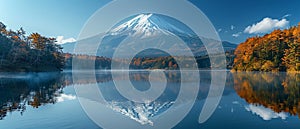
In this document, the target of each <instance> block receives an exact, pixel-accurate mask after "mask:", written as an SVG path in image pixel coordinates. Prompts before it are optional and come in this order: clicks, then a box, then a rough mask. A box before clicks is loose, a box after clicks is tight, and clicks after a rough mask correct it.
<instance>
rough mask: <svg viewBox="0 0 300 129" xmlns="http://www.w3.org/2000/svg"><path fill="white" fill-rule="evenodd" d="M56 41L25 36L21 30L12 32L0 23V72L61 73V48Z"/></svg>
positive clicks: (36, 34)
mask: <svg viewBox="0 0 300 129" xmlns="http://www.w3.org/2000/svg"><path fill="white" fill-rule="evenodd" d="M55 42H56V39H55V38H51V37H45V36H42V35H41V34H39V33H32V34H30V35H28V36H27V35H26V32H25V31H24V29H23V28H20V29H19V30H16V31H12V30H7V29H6V25H4V24H3V23H2V22H0V71H14V72H40V71H61V70H62V69H63V67H64V63H65V62H64V61H65V60H64V56H63V53H62V47H61V46H60V45H58V44H56V43H55Z"/></svg>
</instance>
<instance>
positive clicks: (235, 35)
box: [232, 32, 242, 38]
mask: <svg viewBox="0 0 300 129" xmlns="http://www.w3.org/2000/svg"><path fill="white" fill-rule="evenodd" d="M241 34H242V32H238V33H235V34H232V36H233V37H235V38H237V37H239V36H240V35H241Z"/></svg>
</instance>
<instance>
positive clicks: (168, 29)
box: [63, 14, 236, 58]
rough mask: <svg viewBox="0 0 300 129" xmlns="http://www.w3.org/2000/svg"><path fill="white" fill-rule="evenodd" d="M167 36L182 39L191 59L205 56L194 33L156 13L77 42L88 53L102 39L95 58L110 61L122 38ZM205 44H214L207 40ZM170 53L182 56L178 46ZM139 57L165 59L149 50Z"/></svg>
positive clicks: (156, 40)
mask: <svg viewBox="0 0 300 129" xmlns="http://www.w3.org/2000/svg"><path fill="white" fill-rule="evenodd" d="M168 35H170V36H175V35H176V36H177V37H179V38H180V39H181V40H183V41H184V42H185V43H186V45H187V46H188V47H189V48H190V49H191V51H192V52H193V54H194V55H195V56H199V55H200V56H201V55H206V54H207V52H206V48H205V46H204V45H203V42H202V40H201V39H200V38H199V37H198V36H196V34H195V33H194V32H193V31H192V30H191V29H190V28H189V27H187V26H186V25H185V24H183V23H181V22H179V21H177V20H175V19H173V18H170V17H168V16H164V15H160V14H140V15H136V16H132V17H129V18H126V19H124V20H122V21H121V22H120V23H117V24H116V25H115V26H113V27H112V28H111V29H110V30H109V31H108V32H105V33H102V34H100V35H97V36H94V37H91V38H88V39H84V40H83V41H81V42H83V43H86V44H87V45H83V46H86V48H85V49H87V50H86V51H87V52H88V51H89V46H92V45H90V44H94V43H95V42H99V39H101V37H104V38H103V40H102V42H101V45H100V46H99V47H98V51H97V55H98V56H105V57H109V58H110V57H112V55H113V53H114V52H115V50H116V48H117V47H118V46H119V45H120V43H121V42H122V41H124V39H126V38H132V41H133V42H135V41H139V40H140V39H149V40H151V43H160V42H161V39H163V38H165V36H168ZM202 39H203V38H202ZM204 39H205V38H204ZM207 41H209V42H214V41H211V40H207ZM169 42H172V41H169ZM225 45H226V44H225ZM71 46H72V45H71V44H66V45H63V47H65V48H64V52H70V50H73V49H72V48H71ZM223 46H224V43H223ZM227 46H228V45H227ZM231 46H232V45H231ZM231 46H230V48H226V50H227V49H228V50H232V48H231ZM235 46H236V45H235ZM127 47H130V48H133V49H134V48H136V47H137V46H130V45H128V46H127ZM73 48H74V45H73ZM233 49H235V47H234V48H233ZM173 51H176V52H177V53H185V52H184V50H183V49H182V47H180V46H178V47H177V49H175V50H173ZM71 52H72V51H71ZM139 55H140V56H165V53H161V52H157V51H153V50H149V51H144V53H143V54H139ZM124 56H126V53H125V54H124Z"/></svg>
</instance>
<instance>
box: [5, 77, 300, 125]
mask: <svg viewBox="0 0 300 129" xmlns="http://www.w3.org/2000/svg"><path fill="white" fill-rule="evenodd" d="M165 75H166V77H167V80H168V81H167V82H168V83H167V87H166V89H165V91H164V93H163V94H162V95H161V96H160V97H159V98H158V99H157V100H155V101H154V102H152V103H149V104H136V103H134V102H131V101H128V100H127V99H126V98H124V97H122V95H120V94H119V93H118V91H117V90H116V87H115V86H114V83H113V80H112V75H111V73H110V72H107V71H98V72H96V79H97V80H96V81H97V84H98V87H99V89H100V90H101V92H102V94H103V96H104V98H105V100H106V101H107V102H108V104H109V105H107V106H108V107H110V108H111V109H112V110H113V111H115V112H116V113H119V114H121V115H123V116H125V117H128V118H129V119H131V120H132V121H134V122H137V123H139V124H141V125H151V124H155V123H153V119H155V117H156V116H159V115H160V114H162V113H163V112H165V111H167V110H168V109H169V108H170V107H172V105H173V102H174V101H175V100H176V97H177V95H178V93H179V91H180V74H179V73H178V72H176V71H172V72H165ZM210 75H211V74H210V72H209V71H201V72H200V77H201V79H200V80H201V81H200V82H201V83H200V89H199V93H198V97H197V100H196V103H195V104H194V106H193V108H192V110H191V111H190V113H189V114H188V115H187V116H186V117H185V119H183V120H182V121H181V122H180V123H179V124H178V125H177V126H175V127H174V128H178V129H179V128H190V129H191V128H195V129H219V128H228V129H235V128H236V129H238V128H242V129H253V128H256V129H296V128H300V119H299V118H300V115H299V113H300V75H299V74H286V73H255V72H251V73H234V74H232V73H229V72H228V73H227V79H226V86H225V90H224V93H223V97H222V99H221V102H220V103H219V105H218V107H217V109H216V111H215V112H214V114H213V115H212V116H211V117H210V119H209V120H208V121H206V122H205V123H203V124H199V123H198V117H199V114H200V111H201V109H202V107H203V103H204V101H205V98H206V96H207V94H208V90H209V87H210V81H211V76H210ZM148 78H149V72H147V71H134V72H131V74H130V79H131V82H132V84H133V85H134V87H135V88H136V89H138V90H140V91H145V90H147V89H148V88H149V87H150V83H149V81H148ZM116 79H117V80H118V81H122V80H124V79H125V78H123V77H122V76H117V78H116ZM92 80H93V79H92V78H90V76H89V75H86V74H85V73H84V72H83V73H82V80H77V81H76V82H77V83H80V84H74V83H73V81H72V73H71V72H63V73H32V74H24V73H0V129H47V128H49V129H53V128H57V129H73V128H74V129H84V128H86V129H97V128H99V127H98V126H97V125H96V124H95V123H93V121H92V120H90V119H89V117H88V116H87V115H86V114H85V112H84V110H83V109H82V108H81V106H80V103H79V101H78V97H77V96H76V93H75V90H74V85H83V86H85V85H86V86H87V87H88V86H89V85H90V84H91V83H95V82H94V81H92ZM154 80H155V78H154ZM157 80H159V78H157ZM189 83H193V79H192V77H191V80H190V82H189ZM141 109H142V110H141ZM141 116H142V117H141ZM103 117H109V116H103ZM112 122H113V123H116V121H112ZM118 123H119V124H120V125H121V124H122V123H120V122H118ZM121 127H122V126H120V128H121Z"/></svg>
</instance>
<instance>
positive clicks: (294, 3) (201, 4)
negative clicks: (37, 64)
mask: <svg viewBox="0 0 300 129" xmlns="http://www.w3.org/2000/svg"><path fill="white" fill-rule="evenodd" d="M190 1H191V2H192V3H193V4H195V5H196V6H197V7H198V8H199V9H201V10H202V11H203V12H204V13H205V14H206V15H207V17H208V18H209V19H210V20H211V22H212V23H213V25H214V26H215V28H216V30H217V31H219V34H220V36H221V39H222V40H226V41H230V42H233V43H240V42H243V41H244V40H245V39H246V38H247V37H250V36H255V35H263V34H265V33H267V32H270V31H271V30H273V29H276V28H286V27H288V26H294V25H297V24H298V22H300V13H299V12H300V8H299V5H300V1H299V0H286V1H282V0H190ZM108 2H109V0H0V21H1V22H3V23H5V24H6V25H7V26H8V27H9V28H10V29H13V30H16V29H18V28H20V27H23V28H24V29H25V30H26V31H27V33H32V32H39V33H41V34H42V35H46V36H53V37H57V36H63V37H64V39H68V38H76V37H77V36H78V34H79V32H80V30H81V28H82V26H83V25H84V23H85V22H86V20H87V19H88V18H89V17H90V16H91V15H92V14H93V13H94V12H95V11H96V10H97V9H99V8H100V7H102V6H104V5H105V4H106V3H108ZM179 11H180V10H179ZM60 38H62V37H60Z"/></svg>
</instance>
